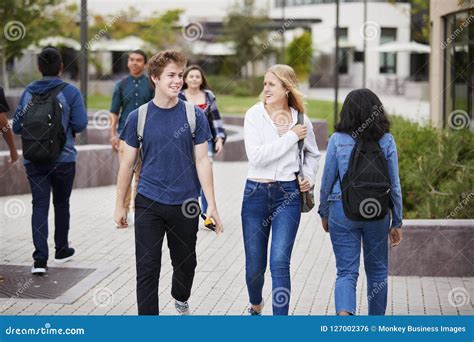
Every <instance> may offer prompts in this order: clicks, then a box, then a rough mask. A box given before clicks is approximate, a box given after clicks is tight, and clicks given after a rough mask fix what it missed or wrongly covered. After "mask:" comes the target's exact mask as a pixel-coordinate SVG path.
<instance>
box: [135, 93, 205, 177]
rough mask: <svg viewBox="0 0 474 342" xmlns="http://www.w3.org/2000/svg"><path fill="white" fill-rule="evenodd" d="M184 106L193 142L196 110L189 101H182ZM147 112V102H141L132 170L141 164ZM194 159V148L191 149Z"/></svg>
mask: <svg viewBox="0 0 474 342" xmlns="http://www.w3.org/2000/svg"><path fill="white" fill-rule="evenodd" d="M183 102H184V104H185V106H186V118H187V120H188V125H189V130H190V132H191V136H192V139H193V142H194V137H195V136H196V134H195V133H196V111H195V109H194V105H193V104H192V103H191V102H188V101H183ZM147 113H148V103H145V104H142V105H141V106H140V107H138V122H137V137H138V144H139V145H138V157H137V160H136V161H135V165H134V167H133V171H134V172H137V168H138V165H139V164H141V161H142V159H143V132H144V131H145V122H146V116H147ZM193 159H194V150H193Z"/></svg>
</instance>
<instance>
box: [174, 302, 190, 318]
mask: <svg viewBox="0 0 474 342" xmlns="http://www.w3.org/2000/svg"><path fill="white" fill-rule="evenodd" d="M174 307H175V308H176V311H178V313H179V314H180V315H181V316H189V315H190V314H191V311H190V310H189V304H188V302H180V301H179V300H175V301H174Z"/></svg>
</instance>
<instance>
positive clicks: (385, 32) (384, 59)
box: [379, 27, 397, 74]
mask: <svg viewBox="0 0 474 342" xmlns="http://www.w3.org/2000/svg"><path fill="white" fill-rule="evenodd" d="M396 40H397V29H396V28H386V27H383V28H382V30H381V32H380V45H382V44H386V43H389V42H393V41H396ZM379 61H380V62H379V72H380V73H381V74H396V73H397V54H396V53H395V52H382V53H380V56H379Z"/></svg>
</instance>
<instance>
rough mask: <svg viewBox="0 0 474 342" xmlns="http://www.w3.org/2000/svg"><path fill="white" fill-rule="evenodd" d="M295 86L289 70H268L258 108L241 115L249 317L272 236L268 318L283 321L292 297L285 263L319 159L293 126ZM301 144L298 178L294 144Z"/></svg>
mask: <svg viewBox="0 0 474 342" xmlns="http://www.w3.org/2000/svg"><path fill="white" fill-rule="evenodd" d="M297 84H298V80H297V77H296V74H295V72H294V70H293V69H292V68H291V67H290V66H288V65H282V64H277V65H274V66H272V67H270V68H269V69H268V70H267V72H266V74H265V79H264V84H263V92H262V96H261V100H262V101H261V102H258V103H257V104H255V105H254V106H252V107H251V108H250V109H249V110H248V111H247V113H246V115H245V124H244V136H245V150H246V153H247V157H248V160H249V168H248V174H247V182H246V184H245V190H244V197H243V203H242V213H241V216H242V228H243V236H244V247H245V258H246V282H247V289H248V293H249V297H250V308H249V313H250V314H251V315H260V314H261V311H262V309H263V297H262V289H263V283H264V275H265V270H266V268H267V258H268V255H267V254H268V253H267V250H268V248H267V247H268V242H269V237H270V232H271V236H272V238H271V242H270V244H271V247H270V271H271V275H272V288H273V291H272V300H273V303H272V304H273V314H274V315H287V314H288V307H289V302H290V295H291V284H290V259H291V252H292V249H293V244H294V241H295V238H296V233H297V231H298V226H299V222H300V216H301V205H300V196H301V192H305V191H308V190H310V189H311V188H312V187H313V186H314V182H315V176H316V172H317V169H318V163H319V158H320V153H319V150H318V147H317V145H316V139H315V136H314V133H313V126H312V123H311V121H310V120H309V119H308V117H307V116H306V115H304V124H302V125H301V124H297V118H298V112H300V113H304V106H303V96H302V94H301V93H300V91H299V90H298V89H297ZM301 139H304V148H303V155H304V158H303V174H304V176H305V177H304V179H302V178H300V177H297V173H298V171H299V160H298V158H299V154H298V151H299V149H298V141H299V140H301Z"/></svg>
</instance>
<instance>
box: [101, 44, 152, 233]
mask: <svg viewBox="0 0 474 342" xmlns="http://www.w3.org/2000/svg"><path fill="white" fill-rule="evenodd" d="M146 63H147V56H146V54H145V52H143V51H142V50H134V51H132V52H130V53H129V54H128V61H127V67H128V70H129V71H130V75H128V76H126V77H124V78H123V79H121V80H120V81H119V82H117V83H116V84H115V88H114V94H113V96H112V104H111V107H110V143H111V145H112V148H113V150H114V151H116V152H118V157H119V161H120V162H121V161H122V158H123V151H124V145H125V142H124V141H123V140H120V139H119V135H120V133H122V130H123V128H124V126H125V121H127V118H128V115H129V114H130V113H131V112H132V111H134V110H135V109H137V108H138V107H140V106H141V105H142V104H144V103H147V102H148V101H150V100H151V99H152V98H153V96H154V95H155V91H154V90H153V87H152V86H151V84H150V81H149V80H148V77H147V76H146V74H145V67H146ZM139 172H140V167H139V165H138V166H137V169H136V172H135V175H134V181H133V186H132V187H130V189H129V190H128V192H127V194H126V196H125V207H126V208H127V213H128V210H130V209H131V210H133V207H134V204H133V201H132V198H134V197H135V196H134V194H133V193H134V192H135V191H136V188H137V184H138V174H139ZM130 204H131V206H132V208H130ZM131 219H132V216H129V217H128V223H129V224H131V221H132V220H131Z"/></svg>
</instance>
